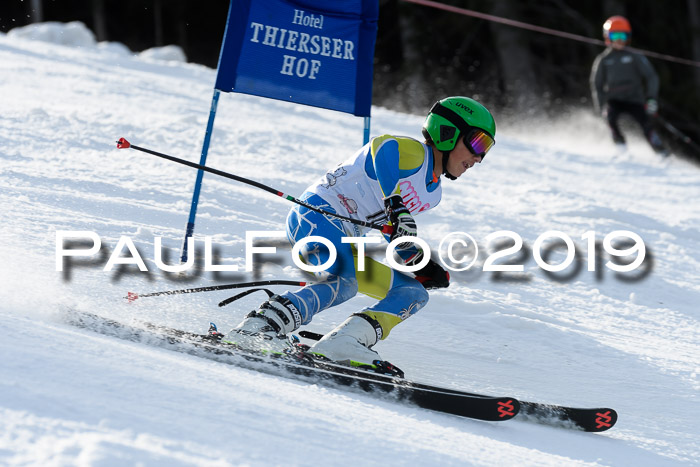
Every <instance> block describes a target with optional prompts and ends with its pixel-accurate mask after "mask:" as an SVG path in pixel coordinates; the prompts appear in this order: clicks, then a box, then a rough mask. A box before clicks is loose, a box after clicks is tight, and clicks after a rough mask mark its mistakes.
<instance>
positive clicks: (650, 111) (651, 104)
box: [644, 99, 659, 116]
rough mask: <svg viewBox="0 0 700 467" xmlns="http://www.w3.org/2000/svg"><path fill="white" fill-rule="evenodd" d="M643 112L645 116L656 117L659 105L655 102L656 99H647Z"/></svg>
mask: <svg viewBox="0 0 700 467" xmlns="http://www.w3.org/2000/svg"><path fill="white" fill-rule="evenodd" d="M644 110H645V111H646V113H647V115H652V116H653V115H656V113H657V112H658V111H659V104H658V103H657V102H656V99H647V103H646V104H645V105H644Z"/></svg>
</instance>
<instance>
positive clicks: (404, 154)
mask: <svg viewBox="0 0 700 467" xmlns="http://www.w3.org/2000/svg"><path fill="white" fill-rule="evenodd" d="M396 140H397V141H398V142H399V169H400V170H415V169H417V168H419V167H420V166H421V165H423V161H424V160H425V148H424V147H423V145H422V144H421V143H420V141H416V140H415V139H411V138H396Z"/></svg>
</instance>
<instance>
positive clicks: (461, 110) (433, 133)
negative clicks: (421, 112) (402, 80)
mask: <svg viewBox="0 0 700 467" xmlns="http://www.w3.org/2000/svg"><path fill="white" fill-rule="evenodd" d="M469 127H476V128H478V129H480V130H482V131H484V132H485V133H487V134H488V135H489V136H490V137H491V138H495V136H496V122H495V120H494V119H493V115H491V112H489V111H488V109H486V107H484V106H483V105H481V104H479V103H478V102H477V101H475V100H474V99H470V98H469V97H462V96H455V97H447V98H445V99H442V100H440V101H437V102H436V103H435V105H433V107H432V108H431V109H430V112H429V113H428V117H427V118H426V119H425V123H423V136H424V137H425V139H426V140H427V141H428V142H429V143H432V144H434V145H435V147H436V148H437V149H438V150H439V151H442V152H447V153H449V152H450V151H452V150H453V149H454V148H455V145H456V144H457V141H459V138H460V137H461V136H462V135H463V134H466V133H467V132H468V130H469Z"/></svg>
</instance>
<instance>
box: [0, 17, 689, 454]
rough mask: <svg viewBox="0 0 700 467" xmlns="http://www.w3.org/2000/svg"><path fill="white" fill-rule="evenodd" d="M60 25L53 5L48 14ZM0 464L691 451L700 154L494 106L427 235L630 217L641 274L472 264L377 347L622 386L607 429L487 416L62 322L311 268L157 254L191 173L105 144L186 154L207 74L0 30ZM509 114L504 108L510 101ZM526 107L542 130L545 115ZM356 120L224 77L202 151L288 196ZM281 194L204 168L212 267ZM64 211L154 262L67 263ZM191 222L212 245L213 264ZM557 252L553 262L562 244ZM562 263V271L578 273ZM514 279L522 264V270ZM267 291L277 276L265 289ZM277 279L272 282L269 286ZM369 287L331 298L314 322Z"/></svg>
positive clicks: (529, 233) (565, 387)
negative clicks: (647, 262) (234, 84)
mask: <svg viewBox="0 0 700 467" xmlns="http://www.w3.org/2000/svg"><path fill="white" fill-rule="evenodd" d="M57 27H59V26H57ZM0 63H1V64H2V66H0V102H1V104H0V105H1V107H2V112H0V140H2V141H3V144H2V145H1V146H0V160H2V164H1V165H0V206H2V207H1V208H0V221H1V222H2V225H3V229H2V230H1V231H0V244H1V245H2V257H3V259H4V264H3V268H2V269H1V270H0V283H1V284H2V287H1V288H0V290H1V292H0V329H1V331H0V334H1V336H2V337H1V338H0V355H1V356H2V359H1V360H2V363H1V364H0V463H2V464H7V465H19V464H22V465H26V464H40V465H62V464H71V465H94V464H100V465H124V464H136V463H145V464H167V465H204V464H206V465H240V464H250V465H270V464H283V463H284V464H291V465H301V464H307V465H308V464H310V463H323V464H328V465H355V464H359V463H361V464H367V465H377V464H384V463H386V462H390V463H392V464H414V465H538V466H539V465H648V466H659V465H688V464H694V463H697V462H698V458H700V446H699V442H698V439H699V438H700V437H699V436H698V433H699V431H700V430H698V423H697V420H698V418H699V417H700V406H699V403H698V390H700V383H699V382H698V371H699V368H700V350H699V346H698V340H699V336H700V333H699V326H698V306H697V304H698V303H700V285H699V284H700V267H698V266H699V265H700V235H699V231H700V205H698V204H697V203H694V202H693V200H697V199H700V170H699V168H698V167H697V166H694V165H692V164H690V163H688V162H685V161H683V160H681V159H677V158H675V157H674V158H671V159H670V160H667V161H662V160H659V159H657V157H656V156H655V155H653V154H652V153H651V151H650V150H648V149H647V148H646V147H645V146H644V144H643V143H641V142H639V143H638V144H633V145H632V146H631V148H632V150H631V153H630V154H628V155H622V156H621V155H615V153H614V149H613V148H612V144H611V143H608V141H607V132H606V130H605V129H604V128H603V126H602V124H601V123H600V122H599V121H597V120H595V119H594V118H593V117H592V116H590V115H588V114H587V113H581V114H572V115H570V116H568V117H566V118H563V119H562V120H561V121H559V122H557V123H556V124H551V125H548V124H545V123H544V122H539V123H538V122H526V123H523V125H521V126H514V125H511V126H508V125H503V126H501V127H499V133H498V136H497V141H498V144H497V145H496V147H495V148H494V150H493V151H492V152H491V153H490V154H489V156H488V157H487V158H486V160H485V161H484V163H483V164H481V165H477V166H476V167H474V168H473V169H470V170H469V171H468V172H467V174H465V176H464V177H463V178H462V179H460V180H459V181H458V182H452V183H451V182H449V181H447V183H445V186H444V197H443V200H442V202H441V206H440V207H439V208H438V209H436V210H434V211H431V212H429V213H425V214H422V215H421V216H420V217H419V218H418V224H419V229H420V231H419V234H420V235H421V236H422V237H423V238H424V239H426V240H427V241H428V242H429V243H431V244H434V245H437V244H438V243H439V241H440V239H441V238H442V237H443V236H444V235H446V234H447V233H449V232H453V231H464V232H468V233H470V234H471V235H472V236H473V237H474V238H476V239H477V241H478V242H479V245H480V248H481V255H480V257H479V262H478V263H477V265H478V266H480V265H481V264H483V261H484V260H485V258H486V252H487V245H486V244H485V240H484V239H485V238H486V236H487V235H488V234H490V233H492V232H496V231H499V230H512V231H515V232H517V233H518V234H519V235H520V236H521V237H522V238H523V240H524V242H525V244H526V245H527V246H529V247H532V245H533V244H534V242H535V240H536V238H537V237H538V236H539V235H540V234H542V233H544V232H546V231H549V230H560V231H562V232H565V233H566V234H568V235H569V236H570V237H571V238H572V239H573V240H574V242H575V243H576V245H577V247H579V248H580V253H581V254H582V257H583V259H584V260H585V254H586V250H585V247H586V243H585V240H583V239H582V238H581V236H582V235H583V234H584V233H585V232H586V231H589V230H594V231H596V233H597V236H596V238H597V239H599V240H602V238H603V237H604V236H605V235H606V234H607V233H609V232H611V231H613V230H631V231H633V232H635V233H637V234H639V235H640V236H641V237H642V238H643V239H644V241H645V244H646V246H647V247H648V249H649V251H650V253H651V254H652V255H653V267H652V270H651V272H650V274H649V275H648V276H647V277H646V278H645V279H643V280H640V281H633V282H629V281H624V280H620V279H619V278H616V277H615V273H614V272H613V271H610V270H608V269H606V268H604V267H602V268H603V269H602V271H598V274H600V276H601V277H600V278H598V274H597V273H596V272H589V271H587V270H586V265H587V264H586V263H585V261H584V262H583V264H582V268H581V270H580V271H579V272H578V274H576V276H575V277H574V278H573V279H571V280H568V281H563V282H558V281H555V280H552V279H551V278H549V277H547V276H546V275H545V274H544V272H543V271H542V270H541V269H540V268H539V267H538V266H537V265H536V264H535V262H534V260H533V258H532V255H531V254H530V256H529V257H528V258H527V259H526V260H525V262H524V264H525V270H524V272H523V273H522V274H515V275H514V274H507V275H506V277H507V278H509V279H510V280H500V281H499V280H494V277H493V276H494V275H493V273H486V272H481V270H480V268H479V267H476V268H473V269H472V270H470V271H467V272H462V273H455V274H454V275H453V284H452V285H451V287H450V288H449V289H447V290H441V291H437V292H433V293H431V301H430V303H429V305H428V306H427V307H426V308H425V309H423V310H421V311H420V312H419V313H418V314H417V315H416V316H415V317H413V318H411V319H410V320H407V321H406V322H405V323H403V324H401V325H400V326H398V327H397V328H395V329H394V330H393V331H392V333H391V337H390V338H389V339H388V340H387V341H384V342H382V343H380V344H379V345H377V347H376V348H377V350H379V351H380V352H381V353H382V355H383V356H384V358H386V359H388V360H390V361H392V362H395V363H396V364H397V365H399V366H400V367H401V368H403V369H404V370H405V371H406V373H407V375H408V376H409V377H411V378H413V379H417V380H421V381H427V382H431V383H433V384H439V385H444V386H448V387H454V388H461V389H466V390H471V391H474V392H481V393H487V394H494V395H512V396H516V397H519V398H522V399H524V400H531V401H537V402H549V403H557V404H564V405H573V406H590V407H595V406H610V407H614V408H615V409H616V410H617V411H618V413H619V415H620V419H619V421H618V424H617V425H616V427H615V428H613V429H612V430H611V431H609V432H606V433H603V434H598V435H595V434H586V433H580V432H573V431H567V430H561V429H555V428H550V427H546V426H540V425H536V424H532V423H526V422H521V421H517V420H516V421H512V422H505V423H488V422H479V421H473V420H465V419H460V418H458V417H453V416H448V415H444V414H439V413H433V412H429V411H426V410H421V409H412V408H407V407H405V406H400V405H397V404H395V403H392V402H390V401H383V400H380V401H377V400H375V399H372V398H370V397H368V396H366V395H362V394H354V393H348V392H343V391H341V390H335V389H332V388H326V387H321V386H316V385H309V384H306V383H303V382H298V381H292V380H285V379H282V378H278V377H274V376H270V375H263V374H258V373H256V372H251V371H248V370H244V369H240V368H235V367H231V366H228V365H224V364H221V363H217V362H211V361H206V360H202V359H199V358H196V357H193V356H189V355H182V354H179V353H174V352H168V351H166V350H163V349H157V348H150V347H147V346H143V345H139V344H136V343H131V342H124V341H118V340H115V339H112V338H109V337H106V336H100V335H96V334H91V333H89V332H87V331H84V330H79V329H75V328H71V327H69V326H67V325H66V324H65V323H64V322H63V321H62V318H61V314H60V310H61V309H62V307H66V306H71V307H76V308H78V309H82V310H86V311H91V312H96V313H98V314H101V315H103V316H107V317H110V318H113V319H117V320H119V321H122V322H126V323H129V322H133V321H134V320H142V321H151V322H154V323H159V324H163V325H167V326H171V327H177V328H181V329H185V330H190V331H198V332H202V331H204V330H205V329H206V326H207V323H208V322H209V321H215V322H216V323H217V324H218V325H219V327H220V328H222V329H224V330H226V329H227V328H229V327H231V326H233V325H235V324H236V323H237V322H238V321H240V319H241V318H242V316H243V315H244V314H245V313H247V312H248V311H250V309H252V308H254V307H255V306H256V305H257V304H258V303H259V301H261V300H262V296H261V295H256V294H253V295H252V296H249V297H246V298H244V299H243V300H241V301H240V302H237V303H238V304H237V305H230V306H228V307H225V308H218V307H217V306H216V304H217V303H218V302H219V301H220V300H222V299H223V298H226V297H228V296H229V295H232V294H227V293H226V292H215V293H202V294H188V295H179V296H171V297H156V298H144V299H140V300H138V301H137V302H135V303H133V304H127V303H125V300H123V297H124V296H125V295H126V292H127V291H139V292H152V291H158V290H170V289H179V288H186V287H197V286H202V285H212V284H214V283H217V282H219V281H231V282H235V281H243V280H252V279H253V277H254V276H256V278H260V279H275V278H285V279H300V280H302V279H303V277H304V276H302V275H301V274H300V272H299V271H298V270H296V269H295V268H294V267H293V265H292V263H291V260H290V259H289V249H288V248H287V247H283V246H282V245H281V244H280V249H279V253H278V254H277V255H276V256H274V257H272V258H271V261H268V262H267V263H266V264H265V265H264V266H263V267H262V269H261V270H258V271H257V272H256V274H245V273H220V274H218V275H214V274H212V273H207V274H203V275H199V276H198V275H197V274H195V273H191V274H190V277H189V278H187V279H186V280H179V281H178V280H175V279H174V278H172V277H169V276H167V275H166V274H164V273H162V272H160V271H157V269H156V268H155V264H154V259H153V258H154V256H153V242H154V240H153V238H154V236H161V237H163V244H164V248H165V249H167V251H168V253H169V257H170V258H171V260H174V259H176V258H177V257H178V254H179V248H180V243H181V241H182V235H183V231H184V226H185V223H186V220H187V213H188V212H189V204H190V198H191V193H192V189H193V186H194V180H195V171H193V170H192V169H190V168H187V167H183V166H180V165H177V164H173V163H170V162H167V161H163V160H161V159H158V158H155V157H151V156H148V155H145V154H143V153H139V152H137V151H129V150H117V149H116V148H115V144H114V141H115V140H116V139H118V138H119V137H122V136H123V137H126V138H127V139H129V140H130V141H131V142H132V143H133V144H137V145H140V146H143V147H147V148H151V149H154V150H158V151H162V152H165V153H168V154H172V155H174V156H177V157H182V158H185V159H188V160H192V161H198V159H199V152H200V150H201V142H202V138H203V135H204V129H205V125H206V120H207V117H208V112H209V103H210V99H211V93H212V87H213V83H214V79H215V71H214V70H211V69H208V68H205V67H202V66H198V65H194V64H186V63H178V62H162V61H161V62H159V61H156V60H148V59H147V58H145V56H144V57H138V56H131V55H129V54H128V53H124V51H123V50H122V49H121V48H119V47H115V46H114V47H100V46H95V45H90V44H82V45H81V44H78V46H72V47H69V46H61V45H55V44H49V43H46V42H40V41H31V40H26V39H23V38H19V37H14V36H11V35H3V34H0ZM496 117H497V120H498V115H496ZM422 119H423V117H422V116H416V115H406V114H400V113H397V112H393V111H389V110H386V109H382V108H374V109H373V119H372V134H373V135H378V134H382V133H391V134H401V135H408V136H412V137H415V138H420V125H421V123H422ZM533 127H534V129H533ZM361 128H362V122H361V120H360V119H358V118H354V117H352V116H348V115H344V114H340V113H337V112H331V111H326V110H322V109H314V108H310V107H304V106H297V105H292V104H289V103H285V102H279V101H272V100H266V99H260V98H257V97H253V96H246V95H238V94H232V95H229V94H223V95H222V98H221V102H220V104H219V107H218V114H217V119H216V124H215V129H214V133H213V137H212V145H211V148H210V152H209V158H208V161H207V164H208V165H209V166H211V167H215V168H218V169H220V170H225V171H230V172H233V173H235V174H237V175H240V176H243V177H248V178H252V179H254V180H257V181H260V182H262V183H265V184H269V185H271V186H273V187H275V188H278V189H280V190H281V191H284V192H286V193H289V194H292V195H299V194H300V193H301V192H302V191H303V189H304V188H305V187H306V186H308V185H309V184H310V183H311V182H313V181H314V180H315V179H316V178H317V177H320V176H321V175H322V174H323V172H324V171H325V170H326V169H329V168H331V167H333V166H334V165H336V164H337V163H338V162H340V161H342V160H344V159H346V158H348V157H350V156H351V155H352V153H353V152H354V151H355V150H356V149H357V148H358V147H359V145H360V143H361V133H362V132H361ZM290 206H291V205H290V204H289V203H286V202H284V201H283V200H280V199H277V198H276V197H274V196H272V195H270V194H267V193H265V192H262V191H260V190H257V189H255V188H252V187H249V186H246V185H241V184H237V183H235V182H232V181H230V180H224V179H219V178H217V177H215V176H213V175H210V174H206V175H205V177H204V185H203V189H202V195H201V201H200V205H199V210H198V217H197V224H196V236H197V238H198V239H200V240H201V239H202V238H203V236H205V235H209V236H211V237H212V238H213V241H214V244H215V245H216V246H217V247H218V248H219V252H220V254H221V258H220V262H221V263H224V264H237V265H239V267H241V268H242V267H243V265H244V249H243V248H244V241H245V232H246V231H247V230H283V228H284V219H285V217H286V214H287V211H288V209H289V208H290ZM57 230H89V231H95V232H97V233H98V234H99V235H100V237H101V239H102V242H103V246H104V247H105V250H104V251H103V253H105V254H106V255H109V253H111V251H112V249H113V248H114V246H115V245H116V242H117V241H118V239H119V237H120V236H122V235H127V236H129V237H131V238H132V239H133V240H134V242H135V243H136V246H137V248H138V249H139V251H140V253H141V255H142V256H143V257H144V259H145V260H146V263H147V265H148V266H149V269H150V271H151V272H149V273H141V272H138V271H137V269H136V268H135V267H133V266H130V267H126V268H124V269H123V270H122V271H121V272H111V273H109V272H104V271H102V267H103V266H104V264H105V262H106V257H103V258H102V259H96V260H94V261H92V262H91V263H88V262H86V261H85V260H76V261H75V263H76V266H75V267H72V268H70V270H69V271H68V272H66V273H63V274H62V273H60V272H57V271H56V270H55V261H56V260H55V246H56V239H55V235H56V231H57ZM199 246H201V243H200V244H199V245H198V251H197V252H198V253H200V254H199V255H198V256H199V258H198V261H201V248H199ZM557 258H558V257H557V255H554V256H553V257H552V259H551V261H552V262H554V261H561V260H562V259H563V257H562V258H558V259H557ZM567 271H568V270H567ZM515 279H521V280H515ZM277 289H279V288H276V289H275V290H277ZM279 290H280V291H281V290H284V289H279ZM370 303H371V300H370V299H368V298H365V297H359V296H358V297H357V298H355V299H353V300H351V301H350V302H348V303H345V304H343V305H342V306H340V307H338V308H336V309H332V310H329V311H327V312H324V313H322V314H321V315H319V316H318V317H317V318H316V319H315V320H314V322H313V323H311V324H310V325H309V326H308V329H309V330H312V331H317V332H324V331H327V330H328V329H330V328H331V327H333V326H334V325H335V324H337V323H338V322H340V321H342V320H343V319H344V318H345V317H346V316H347V315H349V314H350V313H352V312H354V311H356V310H358V309H360V308H361V307H364V306H366V305H368V304H370Z"/></svg>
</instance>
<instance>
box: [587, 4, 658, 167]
mask: <svg viewBox="0 0 700 467" xmlns="http://www.w3.org/2000/svg"><path fill="white" fill-rule="evenodd" d="M631 36H632V28H631V27H630V23H629V21H627V19H625V18H624V17H622V16H612V17H610V18H608V19H607V21H605V24H604V25H603V37H604V38H605V43H606V44H607V45H608V48H607V49H605V51H603V52H602V53H601V54H600V55H598V56H597V57H596V59H595V61H594V62H593V68H592V70H591V77H590V85H591V94H592V95H593V104H594V106H595V108H596V111H598V112H600V113H601V115H602V116H603V118H605V119H606V120H607V122H608V125H609V126H610V130H611V132H612V138H613V141H614V142H615V144H617V145H618V146H619V147H620V148H622V149H625V148H626V144H625V137H624V136H623V135H622V132H621V131H620V127H619V125H618V119H619V117H620V115H621V114H623V113H626V114H628V115H630V116H632V117H633V118H634V119H635V120H636V121H637V123H639V125H640V126H641V127H642V130H643V131H644V136H645V137H646V139H647V141H648V142H649V144H650V145H651V147H652V148H653V149H654V151H656V153H657V154H660V155H662V156H667V155H668V151H667V150H666V148H665V147H664V145H663V143H662V142H661V139H660V138H659V135H658V133H657V132H656V130H654V117H656V114H657V111H658V103H657V94H658V92H659V78H658V76H657V75H656V72H655V71H654V68H653V67H652V66H651V63H649V60H647V58H646V57H645V56H644V55H641V54H639V53H636V52H632V51H630V50H627V49H626V47H627V45H629V43H630V38H631Z"/></svg>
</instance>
